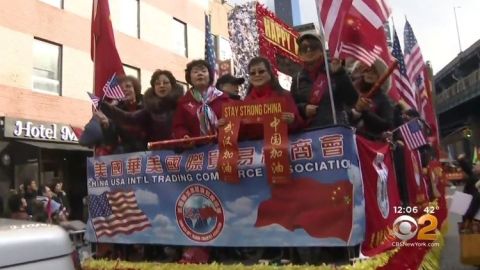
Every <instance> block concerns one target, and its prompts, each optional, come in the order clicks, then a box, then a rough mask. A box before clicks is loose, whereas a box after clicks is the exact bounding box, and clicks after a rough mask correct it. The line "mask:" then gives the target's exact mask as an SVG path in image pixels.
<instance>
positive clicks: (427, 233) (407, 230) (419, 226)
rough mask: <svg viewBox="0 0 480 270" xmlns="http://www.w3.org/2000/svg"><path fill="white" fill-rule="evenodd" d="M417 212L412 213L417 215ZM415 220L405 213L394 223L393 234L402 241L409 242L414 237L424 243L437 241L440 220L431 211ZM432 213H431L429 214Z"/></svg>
mask: <svg viewBox="0 0 480 270" xmlns="http://www.w3.org/2000/svg"><path fill="white" fill-rule="evenodd" d="M415 212H417V211H412V213H415ZM425 212H426V214H424V215H422V216H420V217H419V218H418V219H415V218H414V217H412V216H411V215H409V214H407V213H405V212H404V215H401V216H399V217H398V218H396V219H395V221H394V222H393V234H394V235H395V236H396V237H397V238H398V239H399V240H402V241H408V240H410V239H412V238H414V237H416V239H417V240H422V241H435V240H437V233H436V231H437V228H438V220H437V218H436V217H435V216H434V215H432V214H431V212H430V211H425ZM429 212H430V213H429Z"/></svg>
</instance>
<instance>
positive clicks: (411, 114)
mask: <svg viewBox="0 0 480 270" xmlns="http://www.w3.org/2000/svg"><path fill="white" fill-rule="evenodd" d="M405 114H406V115H408V116H410V117H414V118H415V117H420V114H419V113H418V112H417V111H416V110H414V109H410V110H407V111H406V112H405Z"/></svg>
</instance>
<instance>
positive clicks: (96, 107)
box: [87, 92, 100, 109]
mask: <svg viewBox="0 0 480 270" xmlns="http://www.w3.org/2000/svg"><path fill="white" fill-rule="evenodd" d="M87 94H88V96H89V97H90V100H91V101H92V104H93V107H94V108H95V109H98V103H99V102H100V98H99V97H97V96H95V95H94V94H91V93H88V92H87Z"/></svg>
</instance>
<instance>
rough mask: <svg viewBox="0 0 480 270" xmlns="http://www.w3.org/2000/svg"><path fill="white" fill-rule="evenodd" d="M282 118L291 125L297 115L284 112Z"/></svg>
mask: <svg viewBox="0 0 480 270" xmlns="http://www.w3.org/2000/svg"><path fill="white" fill-rule="evenodd" d="M307 106H308V105H307ZM280 118H281V119H282V121H284V122H286V123H287V124H289V125H290V124H291V123H293V121H294V120H295V115H294V114H293V113H290V112H283V113H282V115H281V117H280Z"/></svg>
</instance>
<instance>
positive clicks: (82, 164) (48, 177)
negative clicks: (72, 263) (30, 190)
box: [0, 117, 92, 219]
mask: <svg viewBox="0 0 480 270" xmlns="http://www.w3.org/2000/svg"><path fill="white" fill-rule="evenodd" d="M0 127H1V130H2V132H1V137H0V196H2V197H5V196H6V192H7V190H8V189H13V188H18V187H19V185H20V184H23V183H24V182H25V181H27V180H36V181H37V184H39V185H49V186H50V185H52V184H53V183H54V182H55V181H56V180H62V181H63V182H64V190H65V191H66V192H67V194H68V197H69V200H70V205H71V208H72V213H71V218H72V219H80V218H81V214H82V198H83V196H85V195H86V194H87V190H86V158H87V157H89V156H92V151H91V150H90V149H88V148H85V147H82V146H80V145H79V144H78V139H77V137H76V135H75V133H74V132H73V130H72V128H71V127H70V126H69V125H67V124H61V123H48V122H42V121H34V120H27V119H18V118H12V117H5V118H1V119H0Z"/></svg>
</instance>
